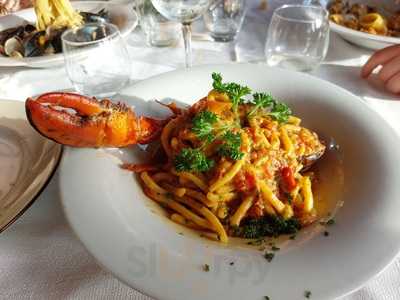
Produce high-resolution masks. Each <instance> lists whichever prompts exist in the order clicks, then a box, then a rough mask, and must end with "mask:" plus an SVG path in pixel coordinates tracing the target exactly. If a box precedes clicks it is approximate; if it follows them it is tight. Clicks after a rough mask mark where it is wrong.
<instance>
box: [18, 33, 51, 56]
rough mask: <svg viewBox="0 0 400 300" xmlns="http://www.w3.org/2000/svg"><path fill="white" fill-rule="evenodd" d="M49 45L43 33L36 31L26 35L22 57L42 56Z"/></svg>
mask: <svg viewBox="0 0 400 300" xmlns="http://www.w3.org/2000/svg"><path fill="white" fill-rule="evenodd" d="M48 45H49V41H48V40H47V35H46V32H45V31H38V32H34V33H32V34H30V35H28V36H27V37H26V38H25V39H24V42H23V46H24V56H25V57H33V56H40V55H43V54H44V53H45V51H46V48H47V47H48Z"/></svg>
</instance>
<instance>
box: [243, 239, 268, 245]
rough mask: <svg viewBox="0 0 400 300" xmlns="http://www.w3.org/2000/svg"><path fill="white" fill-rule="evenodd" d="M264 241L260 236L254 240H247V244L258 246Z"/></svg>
mask: <svg viewBox="0 0 400 300" xmlns="http://www.w3.org/2000/svg"><path fill="white" fill-rule="evenodd" d="M264 242H265V239H263V238H261V239H257V240H254V241H250V242H247V245H252V246H260V245H261V244H262V243H264Z"/></svg>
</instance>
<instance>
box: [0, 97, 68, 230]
mask: <svg viewBox="0 0 400 300" xmlns="http://www.w3.org/2000/svg"><path fill="white" fill-rule="evenodd" d="M61 152H62V147H61V146H60V145H58V144H56V143H54V142H52V141H49V140H48V139H45V138H43V137H42V136H41V135H40V134H38V133H37V132H36V131H35V130H34V129H33V128H32V127H31V126H30V125H29V122H28V120H27V119H26V115H25V105H24V102H19V101H6V100H0V232H1V231H2V230H4V229H5V228H7V226H9V225H10V224H11V223H12V222H13V221H15V220H16V219H17V218H18V217H19V216H20V215H21V214H22V213H23V212H24V211H25V210H26V209H27V208H28V207H29V206H30V205H31V204H32V203H33V201H34V200H35V199H36V197H37V196H38V195H39V194H40V191H41V190H42V189H43V188H44V187H45V186H46V184H47V182H48V181H49V180H50V178H51V176H52V174H53V173H54V171H55V170H56V168H57V165H58V162H59V160H60V157H61Z"/></svg>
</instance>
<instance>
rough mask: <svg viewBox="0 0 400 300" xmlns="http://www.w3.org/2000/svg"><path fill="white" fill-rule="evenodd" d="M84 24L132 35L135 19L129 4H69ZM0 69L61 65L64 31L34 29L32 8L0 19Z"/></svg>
mask: <svg viewBox="0 0 400 300" xmlns="http://www.w3.org/2000/svg"><path fill="white" fill-rule="evenodd" d="M71 4H72V7H73V8H74V9H75V10H76V11H77V12H78V13H79V14H80V15H81V16H82V19H83V22H84V23H93V22H104V21H105V22H109V23H112V24H114V25H116V26H117V27H118V28H119V30H120V32H121V35H122V36H123V37H125V36H127V35H128V34H129V33H130V32H132V31H133V30H134V29H135V27H136V25H137V23H138V16H137V14H136V12H135V11H134V6H133V5H132V4H121V3H110V2H103V1H73V2H71ZM0 20H1V22H0V66H2V67H15V66H21V67H32V68H51V67H56V66H60V65H62V64H63V63H64V58H63V55H62V47H61V35H62V33H63V32H64V31H65V30H66V29H65V28H57V29H54V28H52V27H48V28H46V29H45V30H38V29H37V27H36V14H35V11H34V9H33V8H28V9H24V10H21V11H18V12H16V13H13V14H11V15H7V16H4V17H1V18H0Z"/></svg>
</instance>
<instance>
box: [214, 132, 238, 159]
mask: <svg viewBox="0 0 400 300" xmlns="http://www.w3.org/2000/svg"><path fill="white" fill-rule="evenodd" d="M222 141H223V143H222V144H221V145H220V146H219V148H218V154H219V155H221V156H226V157H229V158H231V159H233V160H239V159H241V158H242V157H243V155H244V153H243V152H240V146H241V144H242V139H241V138H240V133H233V132H232V131H227V132H226V133H225V134H224V135H223V137H222Z"/></svg>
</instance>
